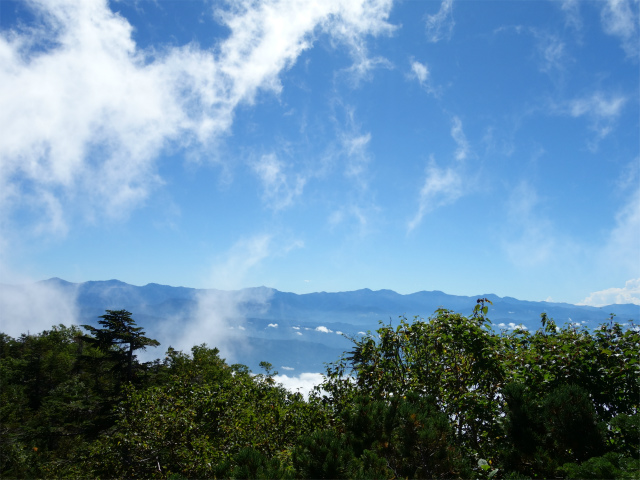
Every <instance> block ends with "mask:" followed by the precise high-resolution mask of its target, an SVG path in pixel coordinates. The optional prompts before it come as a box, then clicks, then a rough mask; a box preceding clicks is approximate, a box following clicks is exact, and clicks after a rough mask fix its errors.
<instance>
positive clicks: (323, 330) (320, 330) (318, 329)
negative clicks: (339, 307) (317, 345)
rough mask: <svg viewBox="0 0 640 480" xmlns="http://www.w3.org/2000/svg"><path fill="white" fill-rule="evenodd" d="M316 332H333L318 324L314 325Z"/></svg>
mask: <svg viewBox="0 0 640 480" xmlns="http://www.w3.org/2000/svg"><path fill="white" fill-rule="evenodd" d="M316 332H322V333H333V330H329V329H328V328H327V327H325V326H322V325H320V326H319V327H316Z"/></svg>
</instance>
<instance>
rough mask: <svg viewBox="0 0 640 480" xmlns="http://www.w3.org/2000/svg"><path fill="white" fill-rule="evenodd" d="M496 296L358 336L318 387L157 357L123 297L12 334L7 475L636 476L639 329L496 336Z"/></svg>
mask: <svg viewBox="0 0 640 480" xmlns="http://www.w3.org/2000/svg"><path fill="white" fill-rule="evenodd" d="M489 303H490V302H489V300H487V299H480V300H478V303H477V306H476V308H475V309H474V311H473V313H472V315H470V316H463V315H461V314H458V313H454V312H452V311H448V310H444V309H439V310H437V311H436V312H435V313H434V314H433V315H432V316H431V317H430V318H429V319H427V320H423V319H421V318H414V319H413V320H411V321H409V320H406V319H405V320H403V321H402V322H400V324H399V325H397V326H391V325H388V326H387V325H385V324H380V327H379V329H378V330H377V331H375V332H370V333H368V334H367V335H364V336H358V337H354V338H352V339H351V341H352V344H351V348H350V349H349V350H348V351H347V352H345V353H344V355H343V356H342V357H341V358H339V359H336V361H335V362H334V363H332V364H329V365H327V369H326V377H325V382H324V384H323V385H322V386H321V387H320V388H318V390H317V391H316V392H315V393H314V394H312V395H311V396H310V398H308V399H305V398H304V397H303V396H302V395H300V394H299V393H291V392H289V391H287V390H285V389H284V388H283V387H281V386H279V385H278V384H277V383H276V382H275V380H274V378H273V377H274V376H275V374H276V373H275V372H274V371H273V369H272V366H271V365H270V364H269V363H267V362H266V361H268V360H269V359H265V362H264V363H263V364H262V367H263V368H262V372H260V373H258V374H254V373H252V372H250V371H249V369H248V368H247V367H246V366H244V365H240V364H234V365H229V364H227V363H226V362H225V360H224V359H222V358H220V356H219V351H218V350H217V349H216V348H214V347H215V346H213V345H212V346H207V345H196V346H194V347H193V348H192V349H191V351H190V352H182V351H177V350H174V349H171V348H169V349H168V350H167V351H166V353H165V354H164V355H163V356H162V358H160V359H158V360H156V361H154V362H147V363H142V362H140V361H139V360H138V359H137V358H136V354H137V353H140V352H141V351H142V350H143V349H145V348H154V347H157V341H156V340H154V339H152V338H149V337H147V336H146V334H145V332H144V331H143V330H142V327H140V326H137V325H136V322H135V321H134V319H133V318H132V315H131V314H130V313H129V312H127V311H125V310H117V311H113V310H108V311H107V312H106V313H105V314H104V315H103V316H101V317H100V321H99V322H98V325H99V326H92V325H85V326H83V328H82V329H80V328H78V327H67V326H64V325H63V324H60V325H58V326H55V327H53V328H51V329H50V330H47V331H44V332H41V333H38V334H23V335H21V336H20V337H17V338H12V337H10V336H8V335H6V334H1V335H0V381H1V388H0V476H1V477H2V478H67V477H69V478H85V477H86V478H88V477H91V478H172V479H174V480H175V479H187V478H389V479H392V478H495V479H498V478H532V479H533V478H638V477H639V475H640V450H639V449H640V447H639V443H640V438H639V437H640V414H639V413H638V405H639V403H640V364H639V363H638V358H639V356H640V355H639V354H640V333H639V332H638V329H637V328H636V327H635V326H634V325H633V324H631V325H630V326H629V325H627V326H625V327H624V328H623V326H622V325H620V324H618V323H616V322H615V321H614V320H615V319H614V318H613V317H611V318H610V319H609V320H608V321H607V322H606V323H604V324H602V325H601V326H600V327H599V328H597V329H595V330H587V329H586V328H584V327H578V326H576V325H567V326H563V327H559V326H557V325H556V324H555V323H554V321H553V320H552V319H550V318H549V317H547V316H546V315H544V314H543V315H542V318H541V326H540V328H539V329H538V330H537V331H535V332H531V331H525V330H515V331H511V332H509V333H507V332H505V331H503V332H501V333H496V331H495V330H493V329H491V328H490V321H489V318H488V304H489ZM62 320H64V319H61V321H62Z"/></svg>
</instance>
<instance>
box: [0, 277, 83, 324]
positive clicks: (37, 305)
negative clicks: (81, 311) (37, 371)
mask: <svg viewBox="0 0 640 480" xmlns="http://www.w3.org/2000/svg"><path fill="white" fill-rule="evenodd" d="M0 312H2V313H1V314H0V332H2V333H6V334H7V335H10V336H12V337H18V336H20V335H21V334H23V333H31V334H36V333H40V332H42V331H43V330H48V329H50V328H51V327H52V326H54V325H58V324H60V323H62V324H64V325H66V326H70V325H72V324H76V323H77V318H78V311H77V307H76V292H75V290H67V289H63V288H60V287H58V286H56V285H55V284H53V283H49V282H38V283H26V284H23V285H15V286H14V285H11V286H9V285H2V284H0Z"/></svg>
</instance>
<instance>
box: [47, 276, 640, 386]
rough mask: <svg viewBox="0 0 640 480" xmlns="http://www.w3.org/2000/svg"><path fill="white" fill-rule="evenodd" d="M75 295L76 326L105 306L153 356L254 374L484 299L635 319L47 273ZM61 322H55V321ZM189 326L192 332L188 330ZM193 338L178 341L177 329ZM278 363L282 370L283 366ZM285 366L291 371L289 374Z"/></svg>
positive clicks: (421, 298)
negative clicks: (122, 312)
mask: <svg viewBox="0 0 640 480" xmlns="http://www.w3.org/2000/svg"><path fill="white" fill-rule="evenodd" d="M42 283H44V284H50V285H55V286H56V287H57V288H59V289H63V290H66V291H68V292H70V293H74V294H75V295H76V301H77V306H78V310H79V312H80V317H81V318H80V319H78V322H79V323H88V324H96V322H97V320H98V316H99V315H102V314H103V313H104V311H105V310H106V309H110V310H114V309H126V310H129V311H130V312H132V313H133V318H135V319H136V321H137V323H138V325H141V326H143V327H144V328H145V330H146V332H147V335H148V336H151V337H153V338H157V339H158V340H160V341H161V343H162V347H160V349H158V350H157V351H155V352H154V355H155V356H156V357H161V356H162V354H163V352H164V349H166V347H168V346H169V345H173V346H178V347H181V348H183V349H188V348H189V347H190V346H193V345H194V344H196V343H207V344H208V345H209V346H218V347H220V348H221V350H223V351H224V350H225V349H224V348H223V347H224V346H225V345H226V344H227V343H229V344H233V345H234V347H233V348H231V349H229V351H232V352H234V353H233V354H234V357H236V358H231V359H228V360H230V361H232V362H233V363H235V362H239V363H245V364H247V365H248V366H249V367H250V368H251V369H252V370H254V371H256V370H258V363H259V362H260V361H262V360H266V361H268V362H270V363H272V364H273V365H274V367H275V368H276V369H277V370H280V373H291V374H296V373H301V372H304V371H323V370H324V368H323V363H324V362H330V361H333V360H335V359H337V358H338V357H339V356H340V354H341V353H342V352H343V351H344V350H345V349H348V348H349V345H350V343H349V341H348V340H347V339H346V338H345V337H344V335H342V334H345V335H347V336H355V335H359V334H360V333H362V332H366V331H367V330H375V329H376V328H377V326H378V322H379V321H382V322H384V323H389V322H394V323H395V322H397V321H398V317H399V316H403V315H404V316H406V317H407V318H408V319H412V318H413V317H414V316H420V317H422V318H428V317H429V316H430V315H432V314H433V313H434V311H435V310H436V309H438V308H446V309H448V310H453V311H456V312H459V313H462V314H466V315H469V314H471V312H472V311H473V307H474V306H475V304H476V300H477V299H478V298H488V299H490V300H491V301H492V302H493V305H490V306H489V318H490V319H491V321H492V323H493V326H494V328H495V329H496V330H500V329H506V330H509V329H512V328H513V327H514V326H515V325H524V326H525V327H526V328H528V329H530V330H536V329H537V328H539V326H540V314H541V313H543V312H545V313H547V314H548V316H549V317H551V318H553V319H554V320H555V321H556V323H557V324H559V325H563V324H565V323H567V322H572V323H580V324H582V325H586V326H587V327H589V328H593V327H595V326H597V325H598V324H600V323H603V322H605V321H606V320H607V319H608V317H609V315H610V314H611V313H614V314H615V315H616V320H617V321H619V322H627V321H630V320H632V321H633V322H635V323H638V322H639V321H640V306H638V305H609V306H606V307H601V308H595V307H588V306H580V305H570V304H566V303H550V302H533V301H524V300H517V299H515V298H511V297H498V296H497V295H493V294H482V295H473V296H457V295H448V294H446V293H443V292H439V291H432V292H426V291H422V292H416V293H412V294H409V295H401V294H398V293H396V292H394V291H392V290H378V291H372V290H369V289H362V290H356V291H352V292H336V293H327V292H317V293H309V294H302V295H298V294H294V293H287V292H280V291H278V290H274V289H269V288H266V287H258V288H250V289H244V290H240V291H219V290H201V289H194V288H184V287H171V286H167V285H158V284H155V283H151V284H148V285H145V286H142V287H138V286H134V285H129V284H127V283H124V282H121V281H118V280H107V281H91V282H84V283H79V284H74V283H70V282H66V281H64V280H61V279H58V278H52V279H50V280H46V281H44V282H42ZM61 321H62V322H63V323H64V321H63V320H61ZM194 330H195V331H194ZM189 333H192V335H191V336H188V335H187V337H188V338H189V339H192V340H193V341H192V342H191V343H190V344H189V347H187V346H181V345H179V341H180V340H179V339H181V338H184V337H185V334H189ZM282 367H287V370H286V371H283V370H282ZM289 369H294V370H293V371H292V372H291V371H289Z"/></svg>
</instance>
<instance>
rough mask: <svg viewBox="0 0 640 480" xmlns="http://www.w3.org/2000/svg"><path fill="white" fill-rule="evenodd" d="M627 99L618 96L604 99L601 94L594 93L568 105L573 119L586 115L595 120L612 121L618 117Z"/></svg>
mask: <svg viewBox="0 0 640 480" xmlns="http://www.w3.org/2000/svg"><path fill="white" fill-rule="evenodd" d="M626 101H627V99H626V98H625V97H623V96H620V95H609V98H606V97H605V95H604V94H603V93H602V92H595V93H593V94H592V95H590V96H587V97H583V98H578V99H575V100H573V101H572V102H571V103H570V113H571V115H572V116H573V117H581V116H583V115H587V116H589V117H593V118H597V119H612V118H616V117H618V116H619V115H620V112H621V111H622V107H623V106H624V104H625V103H626Z"/></svg>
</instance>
